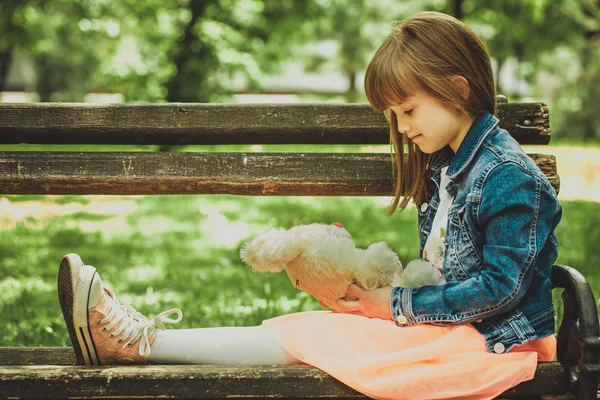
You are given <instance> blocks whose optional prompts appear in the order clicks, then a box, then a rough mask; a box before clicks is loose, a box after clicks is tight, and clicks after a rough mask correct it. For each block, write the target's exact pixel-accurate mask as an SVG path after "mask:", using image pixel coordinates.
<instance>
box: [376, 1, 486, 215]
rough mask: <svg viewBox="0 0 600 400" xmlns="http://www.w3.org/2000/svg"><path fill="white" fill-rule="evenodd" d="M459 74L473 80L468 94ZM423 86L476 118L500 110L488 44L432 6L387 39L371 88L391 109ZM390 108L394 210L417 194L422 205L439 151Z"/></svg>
mask: <svg viewBox="0 0 600 400" xmlns="http://www.w3.org/2000/svg"><path fill="white" fill-rule="evenodd" d="M457 75H458V76H462V77H464V78H465V79H466V80H467V82H468V83H469V96H468V97H467V98H465V97H464V93H463V91H462V90H461V88H460V86H459V85H457V84H455V83H454V82H453V81H452V77H454V76H457ZM420 91H421V92H424V93H426V94H427V95H429V96H431V97H433V98H435V99H437V100H439V101H440V102H442V103H443V104H445V105H447V106H449V107H450V106H452V107H454V108H458V109H460V110H461V111H463V112H465V113H466V114H467V115H469V116H470V117H472V118H474V119H475V118H477V117H478V116H479V115H481V113H483V112H484V111H485V110H487V111H489V112H490V113H491V114H495V113H496V101H495V99H496V87H495V85H494V78H493V74H492V67H491V64H490V58H489V55H488V53H487V51H486V49H485V45H484V44H483V42H482V41H481V39H479V38H478V37H477V35H475V33H474V32H473V31H472V30H470V29H469V28H468V27H467V26H466V25H465V24H464V23H463V22H461V21H459V20H457V19H456V18H454V17H451V16H449V15H446V14H441V13H437V12H431V11H428V12H421V13H418V14H415V15H413V16H411V17H409V18H407V19H405V20H404V21H402V22H400V23H399V24H398V25H397V26H396V27H395V29H394V30H393V32H392V33H391V34H390V35H389V36H388V37H387V38H386V39H385V40H384V42H383V44H382V45H381V46H380V47H379V49H378V50H377V52H376V53H375V55H374V56H373V59H372V60H371V62H370V63H369V66H368V67H367V71H366V75H365V92H366V95H367V99H368V100H369V103H371V107H372V108H373V110H375V111H378V112H381V111H384V112H385V111H386V110H387V109H388V107H390V106H393V105H398V104H400V103H402V102H403V101H404V100H405V99H406V98H407V97H408V96H410V95H413V94H416V93H417V92H420ZM389 114H390V115H388V117H389V121H390V141H391V145H392V147H393V153H394V157H393V159H394V165H395V168H394V172H395V177H396V179H395V180H396V182H395V187H394V200H393V201H392V204H390V206H389V208H388V212H387V213H388V215H390V214H392V213H393V212H394V210H395V209H396V208H397V207H398V205H399V206H400V209H404V208H405V207H406V206H407V205H408V203H409V202H410V200H411V199H412V200H413V201H414V202H415V203H416V204H417V205H420V204H421V203H422V202H423V201H424V200H425V187H426V182H427V180H428V178H429V171H430V168H431V165H432V163H433V161H435V158H436V157H437V155H438V154H439V152H436V153H433V154H425V153H423V152H421V150H420V149H419V148H418V147H417V146H415V145H414V143H412V141H411V140H410V139H408V138H404V137H403V135H401V134H399V132H398V127H397V121H396V116H395V115H394V113H393V112H392V113H389ZM405 140H406V143H404V141H405ZM405 145H406V148H407V156H406V160H405V157H404V154H405V151H404V147H405ZM402 193H405V195H404V198H403V199H402V202H400V197H401V195H402Z"/></svg>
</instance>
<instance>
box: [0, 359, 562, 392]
mask: <svg viewBox="0 0 600 400" xmlns="http://www.w3.org/2000/svg"><path fill="white" fill-rule="evenodd" d="M564 393H565V384H564V376H563V370H562V367H561V365H560V364H559V363H540V364H539V366H538V369H537V372H536V375H535V378H534V379H533V380H530V381H527V382H523V383H521V384H519V385H517V386H516V387H514V388H512V389H510V390H508V391H506V392H505V393H504V394H503V395H502V396H501V397H502V398H512V397H517V398H518V397H521V396H539V395H558V394H564ZM167 394H168V397H170V398H210V399H225V398H231V397H244V398H251V399H252V398H265V397H268V398H273V397H275V398H322V399H327V398H344V399H359V398H366V396H363V395H361V394H360V393H358V392H356V391H355V390H353V389H351V388H350V387H348V386H346V385H344V384H343V383H341V382H339V381H337V380H336V379H334V378H332V377H331V376H329V375H327V374H326V373H324V372H322V371H320V370H318V369H316V368H314V367H311V366H308V365H290V366H268V365H264V366H263V365H261V366H218V365H189V366H188V365H141V366H135V365H129V366H103V367H83V366H57V365H35V366H0V396H2V397H4V398H6V397H21V398H40V399H41V398H57V397H60V398H65V397H77V398H92V397H127V398H139V397H143V398H154V397H160V396H165V395H167Z"/></svg>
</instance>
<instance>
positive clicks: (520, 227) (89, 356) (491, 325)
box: [59, 12, 561, 399]
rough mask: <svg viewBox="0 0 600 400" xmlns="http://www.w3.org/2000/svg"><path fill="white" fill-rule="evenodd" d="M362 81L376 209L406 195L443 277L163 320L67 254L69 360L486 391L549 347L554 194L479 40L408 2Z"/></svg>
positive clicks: (403, 394) (382, 388)
mask: <svg viewBox="0 0 600 400" xmlns="http://www.w3.org/2000/svg"><path fill="white" fill-rule="evenodd" d="M365 87H366V94H367V97H368V99H369V102H370V103H371V106H372V107H373V108H374V109H375V110H377V111H383V112H384V113H385V114H386V116H387V117H388V119H389V121H390V135H391V141H392V143H393V145H394V149H395V159H396V164H397V184H396V188H395V200H394V202H393V203H392V205H391V207H390V209H389V210H388V211H389V212H390V213H391V212H393V211H394V209H396V208H397V207H398V205H399V206H400V209H403V208H405V207H406V206H407V205H408V203H409V202H410V201H413V202H414V203H415V204H416V205H417V207H418V213H419V216H418V219H419V232H420V242H421V251H422V252H423V250H424V249H425V247H426V246H425V245H426V242H427V241H428V240H436V241H437V242H439V243H442V245H441V246H439V247H438V248H437V250H436V252H435V253H436V254H434V255H431V254H423V258H425V259H429V260H432V261H433V260H434V259H435V260H438V261H439V260H441V261H442V263H441V265H443V275H444V278H445V283H443V284H440V285H438V286H424V287H420V288H417V289H410V288H400V287H396V288H391V287H384V288H381V289H377V290H372V291H365V290H363V289H361V288H360V287H358V286H356V285H351V286H350V287H349V288H348V292H349V293H350V294H353V295H355V296H356V297H357V298H358V300H356V301H344V300H339V301H338V302H337V303H336V304H330V306H331V307H332V308H333V309H334V311H335V312H329V311H315V312H305V313H297V314H292V315H286V316H282V317H279V318H275V319H271V320H267V321H264V322H263V324H262V326H259V327H247V328H245V327H237V328H236V327H228V328H203V329H180V330H163V329H157V326H159V327H161V328H162V325H161V323H162V322H169V323H173V322H178V321H180V320H181V316H182V314H181V311H180V310H177V309H173V310H169V311H166V312H164V313H162V314H159V315H158V316H156V317H155V318H153V319H151V320H149V319H147V318H145V317H144V316H142V315H141V314H139V313H138V312H136V311H135V309H133V308H132V307H130V306H121V305H120V303H119V302H118V300H117V298H116V297H115V295H114V294H113V292H111V291H110V289H108V288H107V287H105V286H104V285H103V284H102V281H101V279H100V277H99V275H98V273H97V271H96V269H95V268H94V267H91V266H86V265H84V264H83V263H82V261H81V259H80V258H79V257H78V256H77V255H74V254H70V255H67V256H66V257H65V258H64V259H63V261H62V263H61V266H60V272H59V298H60V302H61V307H62V309H63V314H64V317H65V321H66V324H67V327H68V331H69V333H70V337H71V340H72V342H73V347H74V350H75V354H76V357H77V360H78V362H80V363H82V364H84V363H85V364H88V365H98V364H111V363H144V362H147V361H151V362H155V363H203V364H291V363H307V364H310V365H313V366H315V367H318V368H320V369H322V370H323V371H325V372H327V373H329V374H331V375H332V376H334V377H335V378H337V379H339V380H341V381H342V382H344V383H346V384H348V385H349V386H351V387H353V388H355V389H356V390H358V391H360V392H362V393H364V394H366V395H368V396H371V397H375V398H381V399H425V398H445V399H448V398H467V397H468V398H492V397H495V396H497V395H499V394H500V393H502V392H504V391H505V390H507V389H509V388H510V387H512V386H514V385H516V384H518V383H520V382H522V381H525V380H528V379H531V378H532V377H533V375H534V372H535V369H536V365H537V361H538V360H544V361H549V360H552V359H553V357H554V352H555V347H556V346H555V344H556V343H555V339H554V336H553V333H554V308H553V305H552V296H551V282H550V270H551V267H552V265H553V263H554V261H555V259H556V256H557V243H556V237H555V235H554V229H555V227H556V225H557V224H558V222H559V220H560V217H561V207H560V205H559V203H558V201H557V198H556V193H555V192H554V190H553V189H552V187H551V186H550V184H549V183H548V181H547V179H546V178H545V176H544V175H543V174H542V173H541V172H540V171H539V169H538V168H537V167H536V166H535V164H534V163H533V162H532V160H531V159H530V158H529V157H528V156H527V155H526V154H524V153H523V151H522V150H521V148H520V146H519V145H518V144H517V143H516V142H515V140H513V139H512V138H511V137H510V136H509V134H508V133H507V132H506V131H505V130H503V129H500V128H499V127H498V119H497V118H496V117H495V116H494V114H495V111H496V105H495V88H494V83H493V77H492V70H491V67H490V60H489V56H488V54H487V53H486V50H485V48H484V45H483V43H482V42H481V41H480V40H479V39H478V38H477V37H476V35H475V34H474V33H473V32H472V31H471V30H469V29H468V28H467V27H466V26H465V25H464V24H463V23H462V22H460V21H458V20H456V19H454V18H452V17H449V16H447V15H443V14H439V13H433V12H425V13H420V14H417V15H414V16H412V17H411V18H408V19H406V20H405V21H404V22H403V23H401V24H400V25H398V26H397V27H396V28H395V30H394V31H393V32H392V34H391V35H390V36H389V37H388V38H387V39H386V40H385V41H384V43H383V44H382V45H381V47H380V48H379V50H378V51H377V53H376V54H375V56H374V57H373V60H372V61H371V63H370V65H369V67H368V69H367V73H366V78H365ZM405 153H407V154H406V161H405ZM401 193H407V195H406V196H405V197H403V198H401V196H400V195H401ZM428 248H429V247H428ZM171 314H177V315H178V318H177V319H174V320H173V319H169V318H168V316H169V315H171Z"/></svg>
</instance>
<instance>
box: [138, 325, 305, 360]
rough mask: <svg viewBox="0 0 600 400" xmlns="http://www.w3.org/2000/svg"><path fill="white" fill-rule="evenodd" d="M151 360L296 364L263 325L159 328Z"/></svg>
mask: <svg viewBox="0 0 600 400" xmlns="http://www.w3.org/2000/svg"><path fill="white" fill-rule="evenodd" d="M151 347H152V351H151V353H150V361H151V362H154V363H160V364H238V365H239V364H245V365H251V364H263V365H264V364H278V365H287V364H294V363H295V362H297V361H296V359H295V358H294V357H292V356H291V355H290V354H289V353H287V352H286V351H285V350H283V349H282V348H281V346H279V342H278V341H277V340H276V339H275V337H273V335H271V334H270V333H269V332H268V331H266V330H265V329H263V328H262V327H260V326H253V327H224V328H199V329H169V330H164V331H158V332H157V335H156V339H154V343H153V344H152V346H151Z"/></svg>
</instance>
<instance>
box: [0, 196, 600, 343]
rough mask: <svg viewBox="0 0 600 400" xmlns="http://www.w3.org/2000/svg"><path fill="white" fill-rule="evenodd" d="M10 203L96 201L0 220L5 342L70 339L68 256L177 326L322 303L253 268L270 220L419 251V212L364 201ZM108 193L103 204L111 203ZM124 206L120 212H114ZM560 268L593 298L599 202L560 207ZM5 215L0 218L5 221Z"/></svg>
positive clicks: (403, 254)
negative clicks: (255, 245)
mask: <svg viewBox="0 0 600 400" xmlns="http://www.w3.org/2000/svg"><path fill="white" fill-rule="evenodd" d="M8 198H9V200H10V202H11V204H12V205H23V204H24V203H23V202H24V201H32V200H37V201H40V200H44V202H45V203H44V204H50V205H62V206H79V207H80V208H81V207H85V206H86V205H95V206H97V207H98V208H95V210H102V212H96V213H95V212H90V211H89V210H88V209H78V210H77V211H75V212H71V213H64V214H62V215H61V214H57V215H55V216H53V217H51V218H47V219H45V220H39V219H36V218H31V217H29V218H26V219H24V220H20V221H19V222H18V223H16V224H15V223H14V222H9V220H8V219H6V218H5V216H3V215H0V313H1V315H2V316H3V324H2V325H1V326H0V338H2V342H1V345H2V346H67V345H69V339H68V335H67V333H66V330H65V327H64V323H63V320H62V315H61V313H60V307H59V305H58V299H57V295H56V274H57V271H58V264H59V262H60V260H61V258H62V256H63V255H64V254H66V253H70V252H76V253H78V254H80V255H81V256H82V258H83V260H84V261H85V262H86V263H87V264H91V265H94V266H96V267H97V268H98V269H99V271H100V272H101V274H102V278H103V280H104V281H105V283H107V284H108V285H109V286H110V287H112V288H113V289H114V290H115V291H116V293H117V294H118V295H119V298H120V299H121V301H122V302H123V303H131V304H132V305H133V306H135V307H136V308H137V309H138V310H139V311H141V312H142V313H144V314H146V315H147V316H150V317H151V316H153V315H154V314H157V313H159V312H161V311H164V310H166V309H168V308H171V307H178V308H181V309H182V310H183V312H184V319H183V321H182V322H181V323H180V324H179V325H177V327H181V328H186V327H208V326H230V325H232V326H247V325H256V324H260V322H261V321H262V320H264V319H266V318H270V317H274V316H278V315H281V314H284V313H289V312H297V311H304V310H313V309H320V306H319V304H318V302H316V301H315V300H314V299H312V298H311V297H310V296H308V295H306V294H305V293H303V292H299V291H297V290H296V289H295V288H294V287H293V286H292V285H291V283H290V282H289V280H288V279H287V277H286V276H285V274H284V273H280V274H256V273H253V272H250V271H249V270H248V269H247V268H246V267H245V266H244V265H243V264H242V262H241V261H240V258H239V249H240V246H241V245H242V244H243V243H244V242H245V241H246V240H248V239H249V238H251V237H252V236H253V235H255V234H257V233H259V232H262V231H263V230H265V229H267V228H270V227H279V226H281V227H291V226H293V225H296V224H306V223H311V222H326V223H330V222H334V221H340V222H342V223H343V224H344V226H345V227H346V228H347V229H348V231H349V232H350V233H351V234H352V235H353V237H354V240H355V242H356V244H357V245H358V246H360V247H366V246H368V245H369V244H370V243H372V242H374V241H380V240H384V241H386V242H388V244H390V246H391V247H392V248H393V249H394V250H395V251H396V252H397V253H398V254H399V256H400V259H401V260H402V261H403V262H406V261H408V260H410V259H413V258H416V257H418V238H417V226H416V211H415V209H414V208H409V209H407V210H405V211H404V212H402V213H396V214H395V215H394V216H392V217H386V216H385V209H386V206H387V203H385V202H383V203H382V200H381V199H379V200H378V199H373V198H357V197H355V198H329V197H321V198H310V197H309V198H300V197H245V196H131V197H102V198H101V200H98V199H97V198H94V197H93V196H9V197H8ZM111 200H112V202H111ZM116 201H121V202H123V204H126V205H127V206H126V207H123V208H115V207H113V208H111V207H110V206H111V204H115V203H114V202H116ZM563 205H564V217H563V222H562V223H561V225H560V226H559V229H558V232H557V233H558V238H559V242H560V245H561V252H560V256H559V259H558V261H557V262H558V263H564V264H568V265H571V266H574V267H576V268H578V269H579V270H580V271H582V272H583V273H584V275H585V276H586V277H587V278H588V280H589V281H590V283H591V284H592V287H593V290H594V293H595V295H596V297H600V270H599V269H598V268H597V265H598V261H599V256H598V254H597V253H596V252H594V251H593V249H594V248H595V247H594V244H595V243H597V242H598V240H600V230H599V229H598V227H597V225H596V224H595V223H594V221H595V219H594V218H590V216H594V215H598V213H599V212H600V203H591V202H564V203H563ZM3 218H4V219H3Z"/></svg>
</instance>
